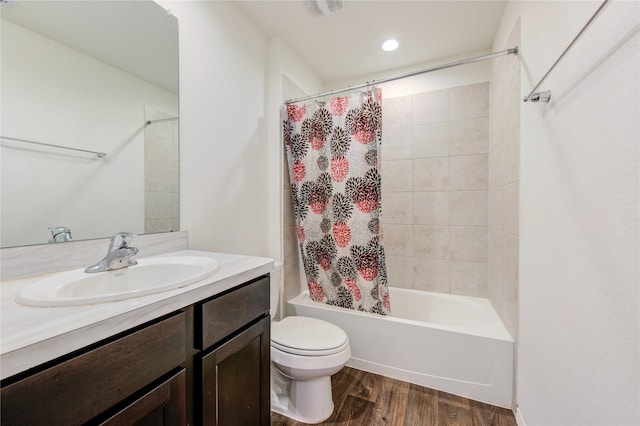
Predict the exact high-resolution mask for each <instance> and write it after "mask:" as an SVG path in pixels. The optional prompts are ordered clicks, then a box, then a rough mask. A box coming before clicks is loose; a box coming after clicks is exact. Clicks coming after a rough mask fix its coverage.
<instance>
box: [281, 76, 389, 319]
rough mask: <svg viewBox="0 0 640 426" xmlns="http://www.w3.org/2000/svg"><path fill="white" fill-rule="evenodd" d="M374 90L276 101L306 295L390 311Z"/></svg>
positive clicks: (378, 109) (378, 113)
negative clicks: (310, 99) (323, 98)
mask: <svg viewBox="0 0 640 426" xmlns="http://www.w3.org/2000/svg"><path fill="white" fill-rule="evenodd" d="M380 103H381V92H380V91H379V90H375V89H372V90H369V91H366V92H361V93H354V94H352V95H350V96H344V97H336V98H334V99H332V100H331V101H330V102H324V101H313V102H309V103H307V104H304V105H294V104H289V105H285V106H284V107H283V119H284V129H283V135H284V142H285V145H286V152H287V160H288V165H289V176H290V177H291V193H292V198H293V207H294V214H295V219H296V225H297V227H298V245H299V247H300V253H301V255H302V261H303V265H304V271H305V275H306V277H307V285H308V287H309V293H310V295H311V298H312V299H313V300H316V301H320V302H324V303H327V304H329V305H335V306H340V307H344V308H350V309H355V310H360V311H366V312H373V313H377V314H381V315H386V314H388V313H390V311H391V307H390V301H389V291H388V287H387V273H386V267H385V261H384V248H383V244H382V230H381V226H380V212H381V205H380V204H381V203H380V201H381V189H380V170H379V169H380V153H379V147H380V141H381V136H382V130H381V121H382V109H381V106H380Z"/></svg>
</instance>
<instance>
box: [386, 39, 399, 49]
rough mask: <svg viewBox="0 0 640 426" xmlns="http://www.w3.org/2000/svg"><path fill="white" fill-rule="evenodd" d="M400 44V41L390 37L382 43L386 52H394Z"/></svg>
mask: <svg viewBox="0 0 640 426" xmlns="http://www.w3.org/2000/svg"><path fill="white" fill-rule="evenodd" d="M398 46H400V43H398V42H397V41H396V40H393V39H390V40H387V41H385V42H384V43H382V50H384V51H386V52H392V51H394V50H396V49H397V48H398Z"/></svg>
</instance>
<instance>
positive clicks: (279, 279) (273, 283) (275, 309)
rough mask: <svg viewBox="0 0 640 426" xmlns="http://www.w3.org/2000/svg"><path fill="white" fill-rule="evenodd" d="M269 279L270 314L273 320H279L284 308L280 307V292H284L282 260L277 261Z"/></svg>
mask: <svg viewBox="0 0 640 426" xmlns="http://www.w3.org/2000/svg"><path fill="white" fill-rule="evenodd" d="M269 281H270V293H269V314H270V315H271V319H272V320H274V319H275V320H277V319H278V318H280V316H281V312H282V309H280V300H281V297H280V294H281V293H282V286H283V281H284V279H283V273H282V262H275V264H274V268H273V271H272V272H271V278H270V280H269Z"/></svg>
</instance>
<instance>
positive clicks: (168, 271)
mask: <svg viewBox="0 0 640 426" xmlns="http://www.w3.org/2000/svg"><path fill="white" fill-rule="evenodd" d="M219 269H220V264H219V263H218V261H217V260H215V259H211V258H208V257H198V256H175V257H157V258H148V259H138V264H137V265H135V266H129V267H128V268H122V269H116V270H113V271H106V272H98V273H92V274H88V273H86V272H84V269H76V270H73V271H68V272H61V273H59V274H56V275H52V276H50V277H47V278H43V279H41V280H38V281H36V282H34V283H32V284H29V285H28V286H26V287H25V288H23V289H22V290H20V291H19V292H18V295H17V296H16V302H18V303H20V304H23V305H28V306H74V305H87V304H93V303H103V302H114V301H117V300H125V299H130V298H133V297H140V296H146V295H148V294H153V293H160V292H163V291H168V290H173V289H176V288H180V287H184V286H187V285H189V284H193V283H195V282H197V281H200V280H202V279H204V278H207V277H209V276H211V275H213V274H215V273H216V272H218V270H219Z"/></svg>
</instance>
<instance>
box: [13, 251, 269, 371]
mask: <svg viewBox="0 0 640 426" xmlns="http://www.w3.org/2000/svg"><path fill="white" fill-rule="evenodd" d="M162 256H207V257H213V258H214V259H216V260H217V261H218V262H220V266H221V267H220V270H219V271H218V272H217V273H216V274H215V275H213V276H211V277H209V278H206V279H204V280H202V281H199V282H197V283H194V284H191V285H188V286H186V287H183V288H178V289H175V290H171V291H166V292H163V293H158V294H152V295H149V296H143V297H136V298H132V299H129V300H123V301H120V302H108V303H100V304H95V305H83V306H73V307H55V308H38V307H30V306H23V305H20V304H18V303H16V302H15V301H14V298H15V296H16V294H17V293H18V291H20V289H21V288H22V287H24V286H26V285H28V284H30V283H32V282H34V281H36V280H39V279H41V278H42V276H39V277H32V278H28V279H20V280H15V281H7V282H3V283H2V284H1V285H0V290H1V293H0V295H1V300H0V309H1V311H0V379H5V378H7V377H11V376H12V375H14V374H16V373H20V372H22V371H25V370H28V369H29V368H32V367H35V366H37V365H39V364H42V363H43V362H46V361H50V360H52V359H55V358H57V357H59V356H61V355H65V354H67V353H70V352H72V351H74V350H77V349H80V348H83V347H85V346H87V345H90V344H92V343H95V342H98V341H100V340H102V339H105V338H107V337H110V336H113V335H115V334H117V333H120V332H122V331H125V330H128V329H130V328H132V327H135V326H138V325H140V324H144V323H145V322H147V321H150V320H153V319H155V318H158V317H161V316H162V315H165V314H168V313H171V312H174V311H176V310H178V309H181V308H184V307H185V306H189V305H191V304H193V303H196V302H198V301H200V300H202V299H206V298H208V297H211V296H214V295H216V294H218V293H220V292H223V291H225V290H228V289H230V288H233V287H235V286H237V285H240V284H242V283H244V282H246V281H249V280H251V279H253V278H257V277H259V276H261V275H264V274H267V273H270V272H272V271H273V268H274V263H273V260H272V259H267V258H262V257H249V256H240V255H231V254H222V253H211V252H202V251H194V250H182V251H177V252H172V253H166V254H163V255H162ZM156 257H160V256H156Z"/></svg>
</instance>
